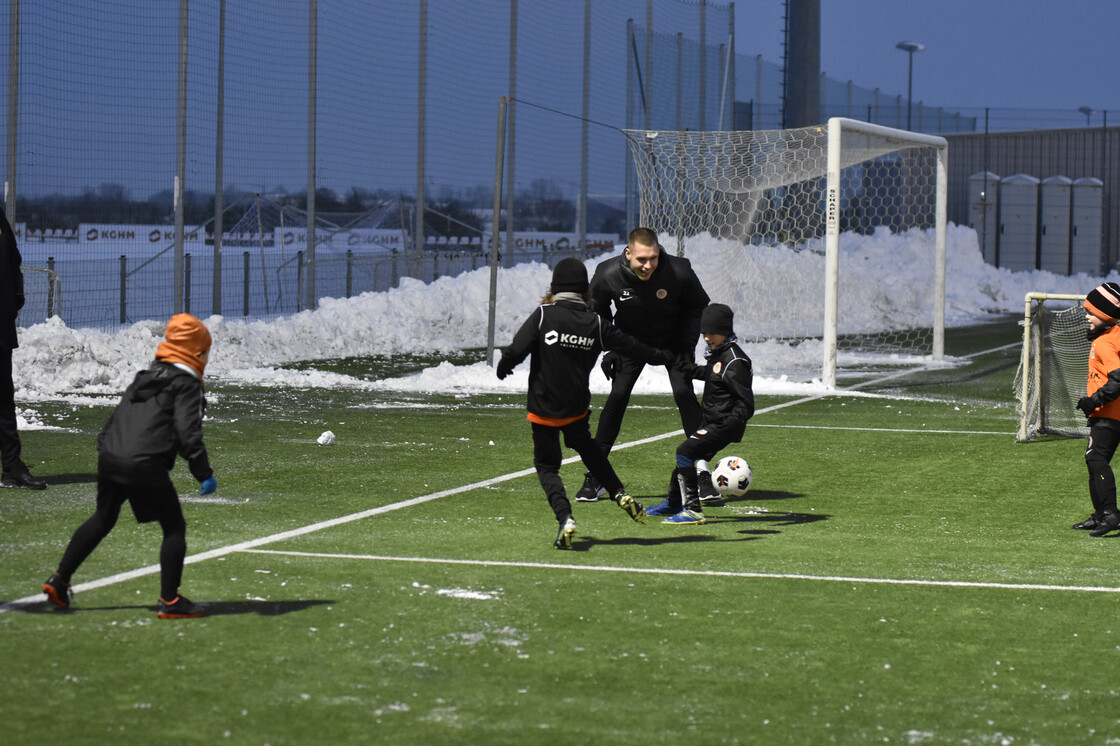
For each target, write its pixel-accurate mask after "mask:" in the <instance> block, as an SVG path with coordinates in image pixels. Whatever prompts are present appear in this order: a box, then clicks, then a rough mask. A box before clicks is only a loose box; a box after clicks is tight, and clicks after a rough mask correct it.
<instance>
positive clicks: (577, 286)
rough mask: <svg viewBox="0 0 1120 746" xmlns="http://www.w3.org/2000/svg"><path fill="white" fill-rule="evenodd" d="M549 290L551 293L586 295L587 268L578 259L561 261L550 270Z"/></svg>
mask: <svg viewBox="0 0 1120 746" xmlns="http://www.w3.org/2000/svg"><path fill="white" fill-rule="evenodd" d="M549 288H550V289H551V290H552V292H553V293H586V292H587V267H585V266H583V262H581V261H580V260H579V259H574V258H572V257H568V258H567V259H561V260H560V261H558V262H557V263H556V268H555V269H553V270H552V284H551V285H550V286H549Z"/></svg>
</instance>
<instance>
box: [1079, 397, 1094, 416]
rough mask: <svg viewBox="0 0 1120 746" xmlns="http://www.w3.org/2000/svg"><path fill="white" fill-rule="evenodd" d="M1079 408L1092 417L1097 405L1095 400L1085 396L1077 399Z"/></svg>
mask: <svg viewBox="0 0 1120 746" xmlns="http://www.w3.org/2000/svg"><path fill="white" fill-rule="evenodd" d="M1077 408H1078V409H1080V410H1081V411H1082V412H1084V413H1085V416H1086V417H1092V416H1093V410H1095V409H1096V408H1097V405H1095V404H1093V400H1092V399H1090V398H1089V397H1087V396H1083V397H1081V398H1080V399H1078V400H1077Z"/></svg>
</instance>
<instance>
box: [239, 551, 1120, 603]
mask: <svg viewBox="0 0 1120 746" xmlns="http://www.w3.org/2000/svg"><path fill="white" fill-rule="evenodd" d="M242 551H244V552H246V553H252V554H272V555H281V556H285V557H313V558H322V559H344V560H364V561H367V562H416V563H423V564H434V565H470V566H472V567H521V568H529V569H547V570H587V571H590V572H621V573H635V574H640V575H690V576H703V577H713V578H750V579H760V578H761V579H766V580H823V581H827V582H830V583H870V584H878V585H920V586H939V587H944V588H996V589H1003V590H1030V591H1083V592H1087V593H1120V588H1110V587H1108V586H1089V585H1048V584H1037V583H985V582H981V581H972V580H918V579H910V580H907V579H903V578H857V577H847V576H844V575H804V574H801V573H772V572H730V571H725V570H674V569H667V568H653V567H612V566H608V565H562V564H559V563H556V562H507V561H501V560H469V559H442V558H431V557H389V556H385V555H377V554H336V553H333V552H298V551H286V550H281V549H245V550H242Z"/></svg>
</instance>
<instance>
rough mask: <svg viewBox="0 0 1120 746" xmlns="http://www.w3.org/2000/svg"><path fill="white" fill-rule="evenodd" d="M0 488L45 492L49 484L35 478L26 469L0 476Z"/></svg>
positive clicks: (7, 472) (4, 473)
mask: <svg viewBox="0 0 1120 746" xmlns="http://www.w3.org/2000/svg"><path fill="white" fill-rule="evenodd" d="M0 487H12V488H15V489H20V490H45V489H46V488H47V483H46V482H45V481H44V480H42V479H39V477H36V476H33V475H32V474H31V472H30V471H28V470H27V468H26V467H24V468H23V469H19V470H15V471H6V472H3V474H0Z"/></svg>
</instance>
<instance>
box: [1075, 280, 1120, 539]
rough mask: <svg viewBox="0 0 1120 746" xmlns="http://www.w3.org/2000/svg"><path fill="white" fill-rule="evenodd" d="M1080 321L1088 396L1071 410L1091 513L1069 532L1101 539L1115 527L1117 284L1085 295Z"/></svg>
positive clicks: (1119, 373) (1119, 365)
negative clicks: (1082, 428)
mask: <svg viewBox="0 0 1120 746" xmlns="http://www.w3.org/2000/svg"><path fill="white" fill-rule="evenodd" d="M1082 305H1083V306H1084V307H1085V320H1086V321H1088V322H1089V331H1088V336H1089V339H1090V340H1091V341H1092V346H1091V347H1090V348H1089V382H1088V386H1087V388H1086V393H1087V394H1088V396H1083V397H1081V399H1080V400H1079V401H1078V402H1077V408H1078V409H1080V410H1081V412H1082V413H1083V414H1084V415H1085V416H1086V417H1087V418H1088V424H1089V447H1088V449H1087V450H1086V451H1085V465H1086V466H1088V467H1089V498H1090V499H1091V500H1092V501H1093V514H1092V515H1091V516H1089V517H1088V518H1086V519H1085V520H1084V521H1082V522H1081V523H1076V524H1074V526H1073V527H1074V528H1076V529H1082V530H1088V531H1089V535H1090V536H1104V535H1105V534H1107V533H1109V532H1110V531H1115V530H1116V529H1118V528H1120V512H1118V511H1117V509H1116V477H1115V475H1114V474H1113V472H1112V466H1111V463H1110V462H1111V461H1112V456H1113V455H1114V454H1115V453H1116V447H1117V445H1120V326H1117V325H1116V322H1117V321H1118V320H1120V285H1117V284H1116V283H1115V282H1106V283H1104V284H1103V285H1098V286H1097V287H1095V288H1093V289H1092V290H1090V291H1089V294H1088V295H1087V296H1085V302H1084V303H1082Z"/></svg>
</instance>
